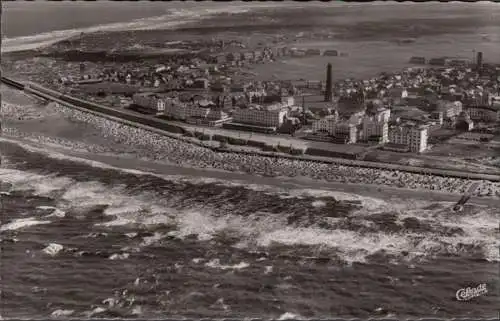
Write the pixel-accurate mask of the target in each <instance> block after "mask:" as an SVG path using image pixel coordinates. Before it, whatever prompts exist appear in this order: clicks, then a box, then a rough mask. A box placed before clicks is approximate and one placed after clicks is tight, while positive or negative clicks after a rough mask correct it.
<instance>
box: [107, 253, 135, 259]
mask: <svg viewBox="0 0 500 321" xmlns="http://www.w3.org/2000/svg"><path fill="white" fill-rule="evenodd" d="M129 256H130V254H128V253H121V254H119V253H115V254H112V255H111V256H110V257H109V259H110V260H126V259H128V257H129Z"/></svg>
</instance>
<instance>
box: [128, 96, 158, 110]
mask: <svg viewBox="0 0 500 321" xmlns="http://www.w3.org/2000/svg"><path fill="white" fill-rule="evenodd" d="M132 101H133V103H134V105H136V106H139V107H141V108H144V109H148V110H151V111H154V112H156V113H162V112H164V110H165V100H164V99H162V98H161V97H160V96H158V95H156V94H152V93H139V94H135V95H133V96H132Z"/></svg>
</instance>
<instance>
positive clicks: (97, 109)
mask: <svg viewBox="0 0 500 321" xmlns="http://www.w3.org/2000/svg"><path fill="white" fill-rule="evenodd" d="M2 82H4V83H6V84H7V85H9V86H13V87H14V88H17V89H21V88H24V90H25V91H26V92H28V93H30V94H33V95H36V96H39V97H42V98H45V99H47V100H51V101H54V102H57V103H59V104H61V105H64V106H66V107H69V108H73V109H77V110H80V111H82V112H87V113H91V114H94V115H96V116H98V117H104V118H108V119H110V120H113V121H117V122H121V123H124V124H127V125H130V126H135V127H139V128H142V129H145V130H148V131H151V132H154V133H157V134H160V135H166V136H169V137H171V138H176V139H181V140H184V141H186V142H190V143H193V144H196V145H198V146H203V147H206V148H210V149H213V150H216V151H221V152H233V153H241V154H249V155H262V156H268V157H277V158H288V159H299V160H307V161H314V162H321V163H330V164H339V165H345V166H352V167H361V168H371V169H384V170H392V171H402V172H408V173H415V174H423V175H434V176H442V177H456V178H463V179H472V180H487V181H492V182H500V175H491V174H481V173H473V172H465V171H455V170H444V169H436V168H426V167H416V166H406V165H397V164H388V163H377V162H368V161H360V160H350V159H343V158H330V157H321V156H311V155H290V154H284V153H274V152H265V151H258V150H255V151H253V150H252V151H245V150H241V149H239V150H238V149H235V148H233V147H232V146H229V147H228V148H226V149H224V150H220V149H218V148H215V147H214V146H213V145H209V144H207V143H204V142H203V141H200V140H198V139H196V138H188V137H183V136H182V134H183V133H185V132H188V131H189V130H192V129H195V128H197V129H198V130H199V131H204V132H209V133H211V135H210V136H212V135H213V134H214V133H220V132H222V133H224V134H225V135H227V134H228V131H227V130H220V131H219V129H214V128H203V127H195V126H193V125H186V126H183V125H179V124H178V123H175V124H173V123H171V122H168V121H165V120H162V119H158V118H156V117H154V116H149V115H143V114H140V113H136V112H133V111H128V110H118V109H114V108H110V107H106V106H103V105H99V104H95V103H92V102H88V101H84V100H81V99H78V98H75V97H70V96H67V95H63V94H62V93H60V92H57V91H54V90H51V89H47V88H44V87H42V86H39V85H37V84H32V83H30V84H26V85H24V84H22V83H20V82H16V81H15V80H12V79H9V78H6V77H2ZM77 105H78V106H77ZM237 137H238V134H237V133H236V134H235V136H233V138H237ZM266 137H267V136H265V135H255V134H252V140H258V141H261V140H262V139H266ZM268 141H269V139H266V140H265V141H262V142H263V143H267V142H268ZM303 144H304V142H302V141H301V145H303Z"/></svg>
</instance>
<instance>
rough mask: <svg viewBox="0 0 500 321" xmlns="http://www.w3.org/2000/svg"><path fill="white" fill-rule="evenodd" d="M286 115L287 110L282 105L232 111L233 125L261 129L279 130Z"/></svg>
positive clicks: (258, 106) (254, 106)
mask: <svg viewBox="0 0 500 321" xmlns="http://www.w3.org/2000/svg"><path fill="white" fill-rule="evenodd" d="M287 114H288V108H287V107H286V106H283V105H282V104H275V105H271V106H260V105H250V106H248V107H247V108H238V109H235V110H234V111H233V115H232V116H233V121H234V122H235V123H242V124H249V125H255V126H262V127H275V128H279V127H281V125H282V124H283V122H284V119H285V117H286V116H287Z"/></svg>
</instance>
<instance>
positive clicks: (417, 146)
mask: <svg viewBox="0 0 500 321" xmlns="http://www.w3.org/2000/svg"><path fill="white" fill-rule="evenodd" d="M427 140H428V128H427V126H425V125H421V126H418V125H416V124H414V123H407V124H400V125H394V126H391V127H390V128H389V142H390V143H392V144H396V145H405V146H408V147H409V150H410V151H412V152H417V153H421V152H423V151H425V150H426V149H427Z"/></svg>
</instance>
